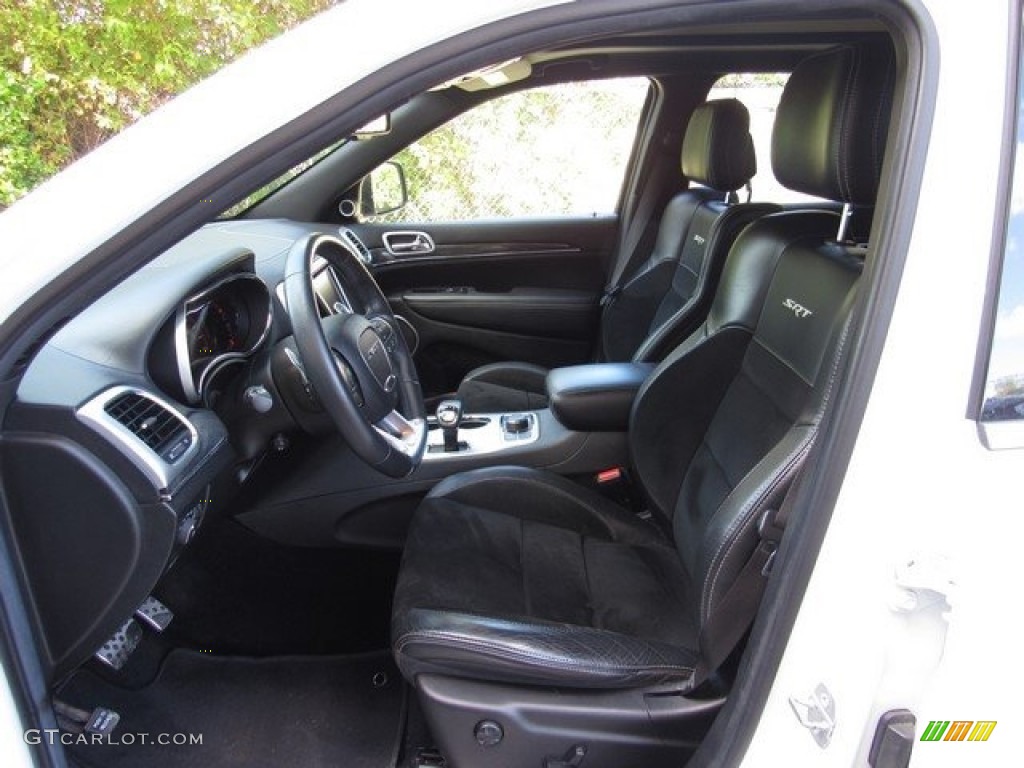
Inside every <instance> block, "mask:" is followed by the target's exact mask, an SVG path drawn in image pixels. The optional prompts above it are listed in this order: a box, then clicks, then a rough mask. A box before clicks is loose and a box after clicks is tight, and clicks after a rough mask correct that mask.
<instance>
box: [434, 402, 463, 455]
mask: <svg viewBox="0 0 1024 768" xmlns="http://www.w3.org/2000/svg"><path fill="white" fill-rule="evenodd" d="M437 423H438V424H440V425H441V430H442V432H443V433H444V451H445V453H454V452H455V451H458V450H459V424H461V423H462V401H461V400H442V401H441V402H440V404H439V405H438V406H437Z"/></svg>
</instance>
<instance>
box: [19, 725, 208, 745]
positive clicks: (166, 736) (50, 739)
mask: <svg viewBox="0 0 1024 768" xmlns="http://www.w3.org/2000/svg"><path fill="white" fill-rule="evenodd" d="M24 738H25V743H26V744H31V745H33V746H34V745H37V744H49V745H51V746H52V745H54V744H62V745H63V746H65V747H71V746H80V745H83V746H84V745H87V744H97V745H101V744H102V745H108V746H132V745H133V744H157V745H159V746H162V747H170V746H175V747H185V746H202V743H203V734H201V733H67V732H66V731H61V730H58V729H57V728H44V729H39V728H32V729H29V730H27V731H25V736H24Z"/></svg>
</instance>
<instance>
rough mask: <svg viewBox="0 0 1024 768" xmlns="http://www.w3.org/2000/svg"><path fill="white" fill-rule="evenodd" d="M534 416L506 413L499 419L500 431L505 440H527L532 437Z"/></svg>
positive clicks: (530, 414)
mask: <svg viewBox="0 0 1024 768" xmlns="http://www.w3.org/2000/svg"><path fill="white" fill-rule="evenodd" d="M535 424H536V416H534V415H533V414H532V413H506V414H505V415H504V416H502V417H501V430H502V432H503V433H504V435H505V439H506V440H528V439H530V438H531V437H532V436H533V429H534V425H535Z"/></svg>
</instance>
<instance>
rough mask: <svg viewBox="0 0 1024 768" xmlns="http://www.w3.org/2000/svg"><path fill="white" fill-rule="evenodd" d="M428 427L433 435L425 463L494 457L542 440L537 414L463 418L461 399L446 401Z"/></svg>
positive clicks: (503, 414)
mask: <svg viewBox="0 0 1024 768" xmlns="http://www.w3.org/2000/svg"><path fill="white" fill-rule="evenodd" d="M427 425H428V427H429V429H430V432H429V435H428V437H427V451H426V453H425V454H424V455H423V460H424V461H439V460H443V459H449V460H452V459H458V458H464V457H467V456H480V455H483V454H493V453H498V452H499V451H503V450H505V449H507V448H514V447H522V446H524V445H529V444H531V443H535V442H537V440H539V439H540V419H539V418H538V414H537V413H533V412H529V411H527V412H516V413H487V414H476V415H472V416H466V417H463V415H462V402H461V401H459V400H444V401H442V402H441V404H440V405H438V407H437V411H436V413H435V415H434V416H431V417H428V419H427Z"/></svg>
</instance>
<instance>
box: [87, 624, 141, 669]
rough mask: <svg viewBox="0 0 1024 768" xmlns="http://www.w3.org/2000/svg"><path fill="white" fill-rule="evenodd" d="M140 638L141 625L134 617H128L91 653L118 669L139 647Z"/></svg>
mask: <svg viewBox="0 0 1024 768" xmlns="http://www.w3.org/2000/svg"><path fill="white" fill-rule="evenodd" d="M141 640H142V627H140V626H139V625H138V623H136V621H135V619H128V621H126V622H125V623H124V624H122V625H121V628H120V629H119V630H117V632H115V633H114V634H113V635H111V637H110V639H109V640H107V642H105V643H104V644H103V646H102V647H101V648H100V649H99V650H98V651H96V653H94V654H93V655H94V656H95V657H96V658H97V659H98V660H99V661H101V662H103V663H104V664H106V665H107V666H108V667H110V668H111V669H113V670H120V669H121V667H123V666H124V665H125V664H126V663H127V661H128V657H129V656H131V655H132V651H134V650H135V649H136V648H138V647H139V642H141Z"/></svg>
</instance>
